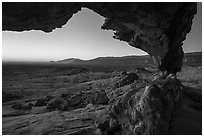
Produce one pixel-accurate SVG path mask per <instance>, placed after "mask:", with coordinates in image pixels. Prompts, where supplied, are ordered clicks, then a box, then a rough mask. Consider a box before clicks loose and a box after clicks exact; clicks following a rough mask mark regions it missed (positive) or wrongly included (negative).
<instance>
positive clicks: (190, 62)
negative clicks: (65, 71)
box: [55, 52, 202, 67]
mask: <svg viewBox="0 0 204 137" xmlns="http://www.w3.org/2000/svg"><path fill="white" fill-rule="evenodd" d="M55 63H63V64H74V65H75V64H79V65H106V66H140V67H146V66H154V63H153V61H152V59H151V58H150V57H149V56H148V55H145V56H123V57H98V58H95V59H91V60H81V59H76V58H69V59H64V60H60V61H55ZM183 64H184V66H202V52H192V53H185V55H184V59H183Z"/></svg>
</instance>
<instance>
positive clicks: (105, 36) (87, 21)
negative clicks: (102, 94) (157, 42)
mask: <svg viewBox="0 0 204 137" xmlns="http://www.w3.org/2000/svg"><path fill="white" fill-rule="evenodd" d="M103 22H104V18H103V17H102V16H100V15H98V14H97V13H94V12H93V11H91V10H89V9H86V8H83V9H82V11H79V12H78V13H77V14H75V15H74V16H73V17H72V18H71V19H70V20H69V21H68V22H67V24H66V25H64V26H63V27H62V28H60V29H56V30H54V31H53V32H51V33H44V32H42V31H27V32H10V31H8V32H2V59H3V61H51V60H55V61H56V60H61V59H66V58H80V59H93V58H96V57H104V56H127V55H146V53H145V52H143V51H141V50H140V49H136V48H133V47H131V46H129V45H128V44H127V43H126V42H122V41H119V40H115V39H113V38H112V36H113V31H107V30H106V31H104V30H102V29H100V27H101V25H102V24H103ZM183 48H184V52H192V51H202V7H201V3H199V4H198V13H197V15H196V16H195V18H194V20H193V26H192V30H191V32H190V33H189V34H188V35H187V39H186V40H185V41H184V46H183Z"/></svg>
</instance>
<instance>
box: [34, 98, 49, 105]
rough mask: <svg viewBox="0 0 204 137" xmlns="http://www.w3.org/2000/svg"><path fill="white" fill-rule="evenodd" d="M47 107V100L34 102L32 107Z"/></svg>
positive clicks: (40, 99)
mask: <svg viewBox="0 0 204 137" xmlns="http://www.w3.org/2000/svg"><path fill="white" fill-rule="evenodd" d="M46 105H47V99H46V98H39V99H37V101H36V102H35V104H34V106H38V107H39V106H46Z"/></svg>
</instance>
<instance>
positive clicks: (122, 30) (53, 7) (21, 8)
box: [2, 2, 197, 73]
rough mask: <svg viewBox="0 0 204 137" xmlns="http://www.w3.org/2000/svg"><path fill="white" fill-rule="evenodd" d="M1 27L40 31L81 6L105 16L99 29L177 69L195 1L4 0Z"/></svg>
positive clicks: (59, 23) (170, 70) (165, 67)
mask: <svg viewBox="0 0 204 137" xmlns="http://www.w3.org/2000/svg"><path fill="white" fill-rule="evenodd" d="M2 5H3V10H2V13H3V14H2V21H3V22H2V28H3V30H4V31H5V30H11V31H24V30H33V29H34V30H42V31H44V32H51V31H52V30H53V29H55V28H60V27H62V26H63V25H64V24H65V23H66V22H67V21H68V20H69V19H70V18H71V17H72V15H73V14H74V13H77V12H78V11H79V10H80V9H81V7H87V8H89V9H92V10H93V11H95V12H96V13H98V14H100V15H101V16H103V17H105V18H106V20H105V23H104V24H103V26H102V27H101V28H102V29H109V30H114V31H115V34H114V36H113V37H114V38H115V39H119V40H122V41H126V42H128V43H129V45H131V46H133V47H136V48H140V49H142V50H144V51H146V52H147V53H148V54H150V55H151V56H152V58H153V60H154V61H155V63H156V64H157V65H158V67H159V69H160V70H165V71H167V72H168V73H176V72H178V71H180V69H181V66H182V59H183V50H182V45H183V44H182V41H183V40H185V38H186V34H187V33H188V32H189V31H190V29H191V25H192V19H193V17H194V14H196V11H197V8H196V6H197V4H196V3H187V2H185V3H172V2H171V3H166V2H165V3H100V2H99V3H6V2H4V3H3V4H2Z"/></svg>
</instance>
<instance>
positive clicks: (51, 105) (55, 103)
mask: <svg viewBox="0 0 204 137" xmlns="http://www.w3.org/2000/svg"><path fill="white" fill-rule="evenodd" d="M46 108H47V109H50V110H55V109H58V110H67V109H68V103H67V101H66V100H65V99H63V98H60V97H55V98H54V99H52V100H51V101H49V102H48V103H47V106H46Z"/></svg>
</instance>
